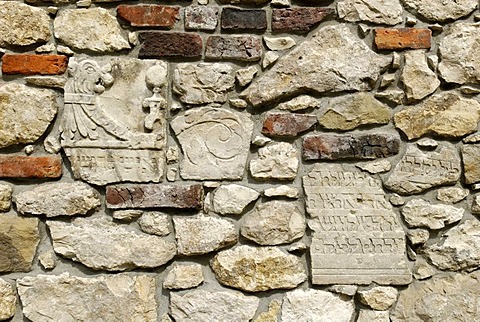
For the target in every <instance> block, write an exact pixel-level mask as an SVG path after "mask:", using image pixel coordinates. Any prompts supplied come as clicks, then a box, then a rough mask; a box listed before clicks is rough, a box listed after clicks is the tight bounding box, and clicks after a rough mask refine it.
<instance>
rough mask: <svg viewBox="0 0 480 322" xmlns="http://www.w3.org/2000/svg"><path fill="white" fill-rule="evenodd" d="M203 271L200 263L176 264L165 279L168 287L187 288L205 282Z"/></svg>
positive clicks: (164, 282)
mask: <svg viewBox="0 0 480 322" xmlns="http://www.w3.org/2000/svg"><path fill="white" fill-rule="evenodd" d="M203 280H204V277H203V271H202V265H200V264H187V265H186V264H177V263H176V264H174V265H173V267H172V268H171V269H170V271H169V272H168V274H167V277H165V280H164V281H163V287H164V288H166V289H187V288H192V287H196V286H198V285H200V284H202V283H203Z"/></svg>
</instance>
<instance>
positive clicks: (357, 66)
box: [242, 25, 390, 106]
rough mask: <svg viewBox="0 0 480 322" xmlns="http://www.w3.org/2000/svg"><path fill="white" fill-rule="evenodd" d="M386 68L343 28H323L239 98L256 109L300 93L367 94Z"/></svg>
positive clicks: (385, 60) (386, 62)
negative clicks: (365, 91) (363, 92)
mask: <svg viewBox="0 0 480 322" xmlns="http://www.w3.org/2000/svg"><path fill="white" fill-rule="evenodd" d="M389 64H390V59H388V58H387V57H384V56H380V55H378V54H376V53H375V52H373V51H372V50H371V49H370V48H369V47H368V46H367V45H366V44H365V43H364V42H363V41H362V40H361V39H359V38H358V37H357V36H356V35H354V34H353V33H352V32H351V31H350V29H349V28H348V27H347V26H345V25H335V26H327V27H324V28H321V29H320V30H319V31H317V32H316V33H315V34H314V35H313V38H312V39H310V40H305V41H304V42H303V43H302V44H301V45H299V46H297V47H296V48H295V49H293V50H292V51H291V52H289V53H288V54H286V55H285V56H283V57H282V58H280V59H279V61H278V62H277V63H276V64H275V66H274V67H273V68H272V69H270V70H269V71H267V72H266V73H264V74H263V75H262V76H261V77H260V78H259V79H258V80H257V81H256V82H255V83H253V84H252V85H250V86H249V87H248V88H247V89H246V90H245V91H244V92H243V93H242V96H243V97H244V98H245V99H246V100H247V101H249V102H250V103H251V104H252V105H254V106H259V105H263V104H266V103H269V102H271V101H274V100H278V99H280V98H283V97H286V96H289V95H292V94H298V93H300V92H302V91H313V92H317V93H322V92H341V91H346V90H357V91H358V90H368V89H371V88H372V86H373V83H374V82H375V81H376V80H377V79H378V77H379V74H380V71H381V70H383V69H384V68H385V67H386V66H387V65H389Z"/></svg>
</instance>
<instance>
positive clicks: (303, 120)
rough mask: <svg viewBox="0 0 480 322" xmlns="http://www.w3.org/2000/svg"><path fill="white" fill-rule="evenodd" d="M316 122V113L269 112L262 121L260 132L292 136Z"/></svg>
mask: <svg viewBox="0 0 480 322" xmlns="http://www.w3.org/2000/svg"><path fill="white" fill-rule="evenodd" d="M315 123H317V116H316V115H311V114H310V115H309V114H293V113H269V114H267V115H266V117H265V119H264V121H263V128H262V133H263V134H265V135H271V136H283V137H294V136H296V135H298V134H299V133H301V132H305V131H307V130H308V129H310V128H311V127H312V126H314V125H315Z"/></svg>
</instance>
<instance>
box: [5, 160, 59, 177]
mask: <svg viewBox="0 0 480 322" xmlns="http://www.w3.org/2000/svg"><path fill="white" fill-rule="evenodd" d="M61 176H62V158H60V157H59V156H44V157H27V156H14V155H3V156H0V178H29V179H34V178H38V179H46V178H60V177H61Z"/></svg>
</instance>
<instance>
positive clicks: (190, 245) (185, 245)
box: [173, 214, 238, 256]
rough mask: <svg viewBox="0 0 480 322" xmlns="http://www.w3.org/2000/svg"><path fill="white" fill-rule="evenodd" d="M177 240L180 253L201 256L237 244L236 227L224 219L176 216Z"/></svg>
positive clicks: (174, 220) (202, 216)
mask: <svg viewBox="0 0 480 322" xmlns="http://www.w3.org/2000/svg"><path fill="white" fill-rule="evenodd" d="M173 223H174V226H175V238H176V239H177V246H178V253H179V254H181V255H186V256H192V255H201V254H206V253H210V252H213V251H216V250H218V249H221V248H225V247H228V246H231V245H234V244H236V243H237V240H238V232H237V229H236V228H235V225H234V224H233V223H232V222H231V221H229V220H227V219H223V218H217V217H213V216H206V215H204V214H200V215H196V216H188V217H187V216H174V217H173Z"/></svg>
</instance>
